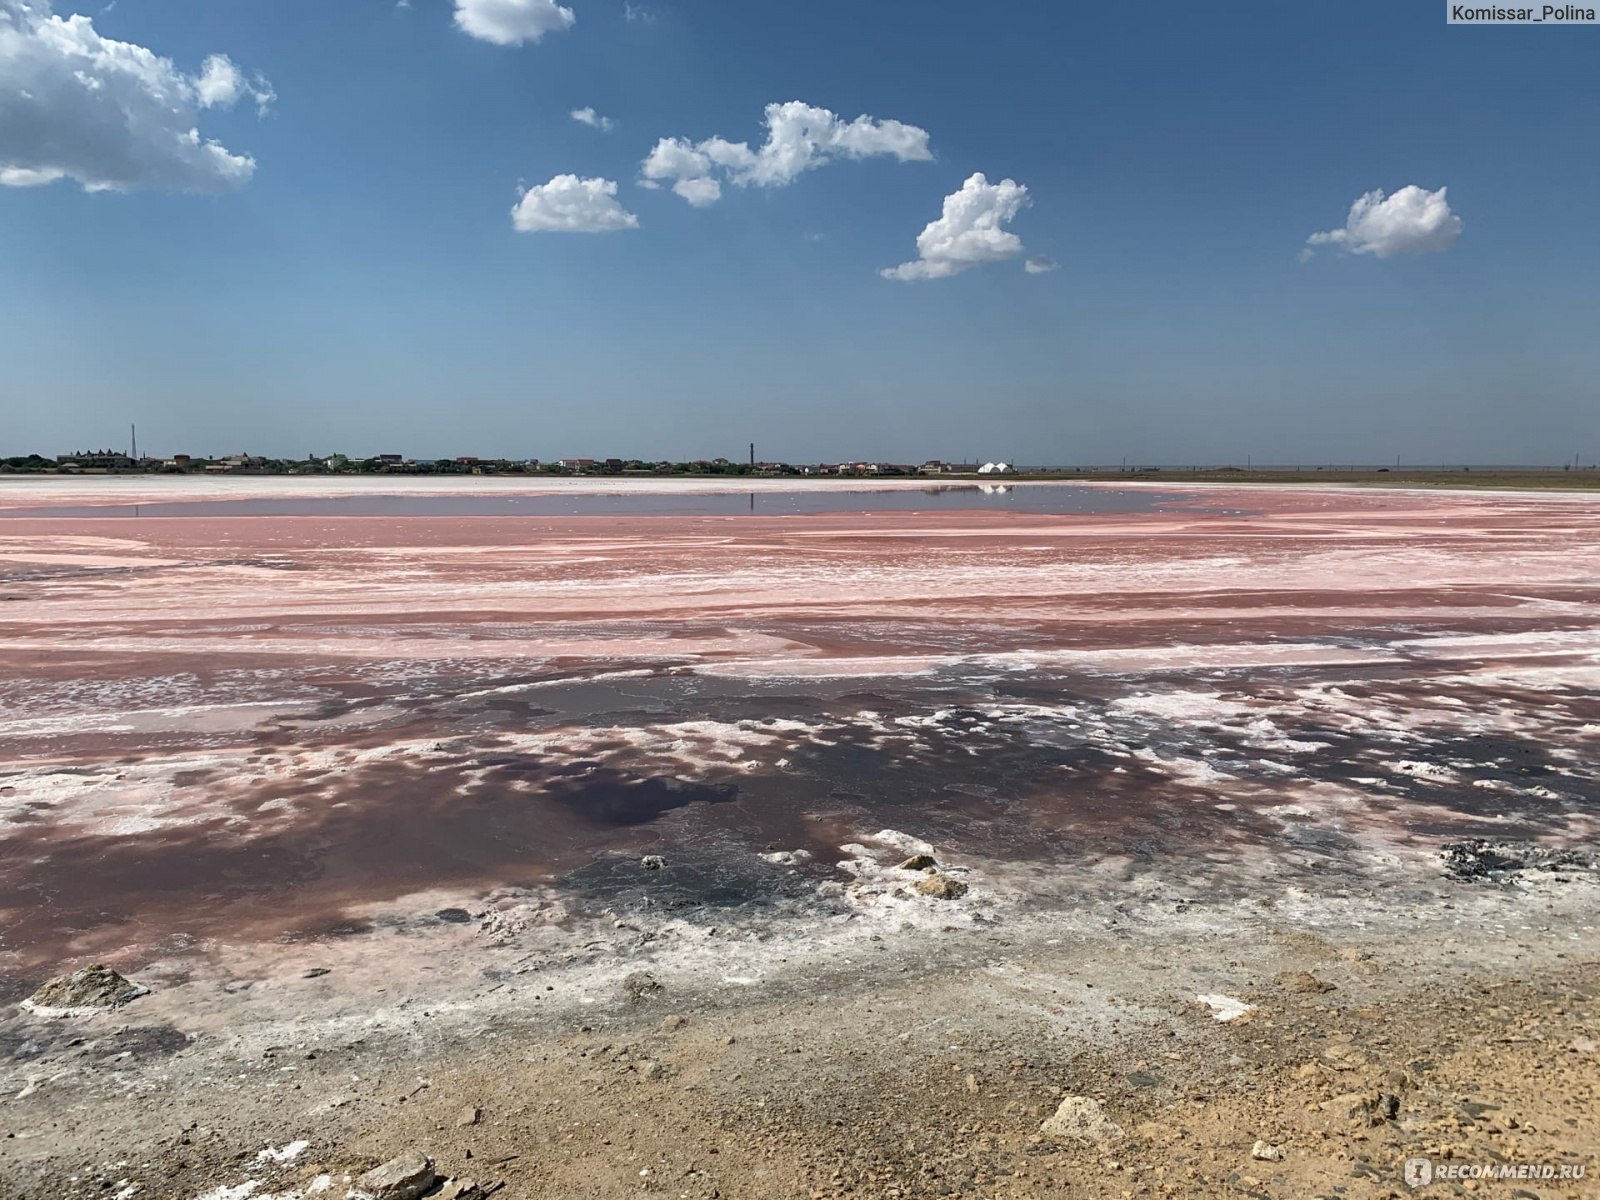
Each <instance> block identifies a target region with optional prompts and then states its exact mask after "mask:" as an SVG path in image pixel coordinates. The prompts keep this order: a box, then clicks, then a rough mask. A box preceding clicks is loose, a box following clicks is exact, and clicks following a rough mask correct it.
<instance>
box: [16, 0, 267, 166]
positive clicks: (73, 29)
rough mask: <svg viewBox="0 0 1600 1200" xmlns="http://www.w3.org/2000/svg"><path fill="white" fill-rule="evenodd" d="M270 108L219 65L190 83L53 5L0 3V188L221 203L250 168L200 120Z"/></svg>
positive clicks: (252, 84)
mask: <svg viewBox="0 0 1600 1200" xmlns="http://www.w3.org/2000/svg"><path fill="white" fill-rule="evenodd" d="M246 96H248V97H250V98H251V99H253V100H254V101H255V103H256V105H257V108H258V109H261V110H264V109H265V108H266V106H267V105H268V104H270V103H271V102H272V99H273V94H272V88H271V86H270V85H268V84H267V82H266V80H264V79H262V78H261V77H260V76H252V77H248V78H247V77H246V76H245V74H244V72H243V71H241V70H240V69H239V68H238V67H237V66H236V65H235V64H234V63H233V60H232V59H230V58H228V57H227V56H226V55H221V54H214V55H212V56H211V57H210V58H208V59H206V61H205V63H204V65H203V66H202V68H201V72H200V74H198V75H186V74H184V73H183V72H182V71H180V70H178V68H177V67H176V66H174V65H173V63H172V60H171V59H167V58H162V57H161V56H160V55H158V54H156V53H155V52H154V51H152V50H148V49H146V48H145V47H143V46H139V45H136V44H134V43H132V42H119V41H114V40H112V39H111V38H105V37H101V36H100V34H99V33H98V32H96V30H95V27H94V22H93V21H92V20H91V19H90V18H88V17H85V16H81V15H76V16H70V17H58V16H56V15H55V14H54V13H53V12H52V11H51V8H50V0H0V186H6V187H33V186H38V185H40V184H46V183H52V182H54V181H55V180H58V179H72V180H75V181H77V182H78V183H79V184H81V185H82V186H83V187H84V188H86V189H88V190H90V191H124V190H130V189H134V188H176V189H180V190H184V191H193V192H224V191H229V190H231V189H233V188H237V187H239V186H241V185H242V184H244V183H245V182H246V181H247V180H248V179H249V178H250V176H251V175H252V174H253V173H254V171H255V160H254V159H252V158H250V157H249V156H248V155H242V154H234V153H232V152H231V151H229V150H228V149H227V148H226V147H225V146H223V145H222V144H221V143H219V142H217V141H214V140H212V139H209V138H204V137H202V136H201V134H200V131H199V129H198V127H197V123H198V120H199V114H200V111H201V110H202V109H207V108H226V107H229V106H231V105H233V104H235V103H236V102H237V101H238V100H240V99H241V98H242V97H246Z"/></svg>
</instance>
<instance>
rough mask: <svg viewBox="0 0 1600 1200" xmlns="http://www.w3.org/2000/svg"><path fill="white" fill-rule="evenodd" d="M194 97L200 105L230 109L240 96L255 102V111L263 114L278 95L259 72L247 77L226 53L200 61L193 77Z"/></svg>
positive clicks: (202, 106)
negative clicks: (198, 71)
mask: <svg viewBox="0 0 1600 1200" xmlns="http://www.w3.org/2000/svg"><path fill="white" fill-rule="evenodd" d="M194 92H195V97H196V98H197V99H198V100H199V101H200V107H201V108H232V107H233V106H234V105H235V104H237V103H238V102H239V100H240V99H241V98H242V97H246V96H248V97H249V98H250V99H252V100H254V101H255V105H256V112H257V113H260V114H264V113H265V112H266V111H267V109H268V108H270V107H271V105H272V102H273V101H274V100H276V99H277V98H278V95H277V93H276V92H274V91H273V90H272V85H271V84H270V83H268V82H267V81H266V79H264V78H263V77H262V76H261V75H260V74H257V75H255V76H254V77H253V78H249V79H246V78H245V74H244V72H243V71H241V70H240V69H239V67H238V64H236V63H235V62H234V61H233V60H232V59H231V58H229V57H228V56H227V55H226V54H213V55H211V56H210V57H208V58H207V59H206V60H205V62H203V63H201V64H200V74H199V75H197V76H195V80H194Z"/></svg>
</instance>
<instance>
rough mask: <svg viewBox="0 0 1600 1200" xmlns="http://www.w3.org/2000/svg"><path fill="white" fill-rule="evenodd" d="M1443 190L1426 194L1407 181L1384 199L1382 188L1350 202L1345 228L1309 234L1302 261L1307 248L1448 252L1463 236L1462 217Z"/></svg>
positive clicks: (1384, 253)
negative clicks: (1454, 209)
mask: <svg viewBox="0 0 1600 1200" xmlns="http://www.w3.org/2000/svg"><path fill="white" fill-rule="evenodd" d="M1445 190H1446V189H1444V188H1440V189H1439V190H1438V191H1437V192H1430V191H1428V190H1427V189H1426V188H1420V187H1417V186H1416V185H1415V184H1411V185H1409V186H1407V187H1403V188H1401V189H1400V190H1399V191H1397V192H1395V193H1394V194H1393V195H1392V196H1387V197H1386V196H1384V194H1383V190H1382V189H1381V188H1380V189H1377V190H1374V191H1370V192H1368V193H1367V194H1366V195H1364V196H1361V197H1359V198H1358V199H1357V200H1356V202H1355V203H1354V204H1352V205H1351V206H1350V215H1349V217H1347V218H1346V220H1345V223H1344V228H1343V229H1331V230H1329V231H1328V232H1326V233H1313V234H1312V235H1311V236H1310V237H1308V238H1307V239H1306V246H1307V247H1308V248H1307V249H1305V250H1302V251H1301V252H1300V261H1302V262H1304V261H1305V260H1306V259H1308V258H1309V257H1311V253H1312V252H1311V250H1310V249H1309V247H1311V246H1338V247H1339V248H1340V249H1342V250H1344V251H1346V252H1348V253H1350V254H1371V255H1373V256H1374V257H1376V258H1388V257H1390V256H1391V255H1394V254H1425V253H1428V252H1430V251H1439V250H1448V249H1449V248H1450V247H1451V246H1453V245H1454V244H1455V241H1456V239H1457V238H1458V237H1460V236H1461V218H1460V217H1458V216H1456V215H1455V213H1453V212H1451V211H1450V204H1449V201H1448V200H1446V199H1445Z"/></svg>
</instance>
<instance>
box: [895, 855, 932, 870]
mask: <svg viewBox="0 0 1600 1200" xmlns="http://www.w3.org/2000/svg"><path fill="white" fill-rule="evenodd" d="M938 865H939V862H938V860H937V859H936V858H934V857H933V855H931V854H913V855H912V856H911V857H910V858H908V859H906V860H905V862H903V863H901V864H900V869H901V870H902V871H931V870H933V868H935V867H937V866H938Z"/></svg>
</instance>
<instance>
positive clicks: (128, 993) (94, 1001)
mask: <svg viewBox="0 0 1600 1200" xmlns="http://www.w3.org/2000/svg"><path fill="white" fill-rule="evenodd" d="M149 992H150V989H149V988H147V987H140V986H139V985H138V984H136V983H130V982H129V981H128V980H126V979H124V978H123V977H122V976H121V975H118V974H117V973H116V972H115V971H113V970H112V969H111V968H110V967H108V966H105V965H103V964H101V963H96V964H94V966H92V967H84V968H83V969H82V970H79V971H74V972H73V973H72V974H71V975H58V976H56V978H54V979H52V980H50V981H48V982H47V983H45V984H44V985H43V986H41V987H40V988H39V990H38V991H36V992H35V993H34V994H33V995H31V996H29V997H28V998H27V999H26V1000H24V1001H23V1002H22V1003H23V1006H24V1007H26V1008H32V1009H40V1010H45V1011H48V1010H50V1009H57V1010H71V1009H88V1008H121V1007H122V1006H123V1005H124V1004H126V1003H127V1002H128V1001H130V1000H136V999H138V998H139V997H140V996H145V995H148V994H149Z"/></svg>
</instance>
